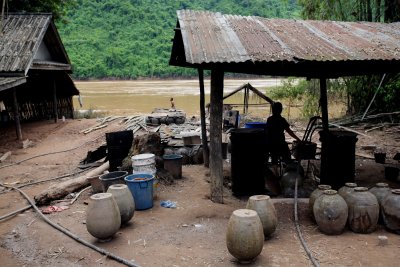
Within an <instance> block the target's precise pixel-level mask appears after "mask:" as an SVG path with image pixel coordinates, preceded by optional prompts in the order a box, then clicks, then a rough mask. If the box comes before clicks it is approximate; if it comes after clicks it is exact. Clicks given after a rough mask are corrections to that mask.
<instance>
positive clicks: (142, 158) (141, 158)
mask: <svg viewBox="0 0 400 267" xmlns="http://www.w3.org/2000/svg"><path fill="white" fill-rule="evenodd" d="M131 160H132V166H143V165H149V164H155V163H156V156H155V155H154V154H151V153H144V154H138V155H135V156H133V157H132V158H131Z"/></svg>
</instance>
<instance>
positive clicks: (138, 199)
mask: <svg viewBox="0 0 400 267" xmlns="http://www.w3.org/2000/svg"><path fill="white" fill-rule="evenodd" d="M153 181H154V175H152V174H148V173H135V174H131V175H128V176H126V177H125V182H126V185H127V186H128V188H129V190H130V191H131V194H132V196H133V199H134V200H135V207H136V210H146V209H150V208H151V207H153Z"/></svg>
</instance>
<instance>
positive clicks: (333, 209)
mask: <svg viewBox="0 0 400 267" xmlns="http://www.w3.org/2000/svg"><path fill="white" fill-rule="evenodd" d="M313 213H314V218H315V221H316V222H317V224H318V228H319V230H320V231H321V232H323V233H325V234H328V235H338V234H341V233H342V232H343V229H344V227H345V226H346V222H347V216H348V207H347V204H346V201H344V199H343V198H342V197H341V196H340V195H339V194H338V193H337V191H336V190H325V191H323V193H322V195H321V196H319V197H318V198H317V199H316V200H315V203H314V206H313Z"/></svg>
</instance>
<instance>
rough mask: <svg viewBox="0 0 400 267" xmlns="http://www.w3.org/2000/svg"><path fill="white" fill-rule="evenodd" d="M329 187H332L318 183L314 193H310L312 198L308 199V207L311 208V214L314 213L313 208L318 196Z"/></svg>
mask: <svg viewBox="0 0 400 267" xmlns="http://www.w3.org/2000/svg"><path fill="white" fill-rule="evenodd" d="M328 189H331V186H330V185H327V184H320V185H318V187H317V188H316V189H315V190H314V191H312V193H311V195H310V198H309V199H308V208H309V210H310V212H311V214H314V213H313V208H314V202H315V200H316V199H317V198H318V197H320V196H321V195H322V194H323V193H324V191H325V190H328Z"/></svg>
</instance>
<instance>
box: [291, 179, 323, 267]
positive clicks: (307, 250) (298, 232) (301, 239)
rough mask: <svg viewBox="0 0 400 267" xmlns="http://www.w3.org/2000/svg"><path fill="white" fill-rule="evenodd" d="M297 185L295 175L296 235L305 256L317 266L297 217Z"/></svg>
mask: <svg viewBox="0 0 400 267" xmlns="http://www.w3.org/2000/svg"><path fill="white" fill-rule="evenodd" d="M297 185H298V181H297V177H296V182H295V187H294V224H295V226H296V232H297V235H298V236H299V239H300V243H301V245H302V246H303V248H304V250H305V251H306V253H307V256H308V258H309V259H310V261H311V263H312V264H313V265H314V267H319V263H318V261H317V260H316V259H315V258H314V256H313V255H312V252H311V251H310V249H309V248H308V246H307V243H306V241H305V240H304V238H303V234H302V233H301V230H300V225H299V217H298V213H297Z"/></svg>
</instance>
